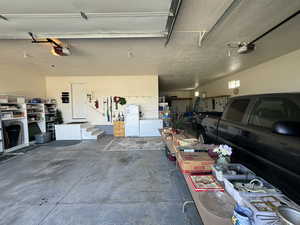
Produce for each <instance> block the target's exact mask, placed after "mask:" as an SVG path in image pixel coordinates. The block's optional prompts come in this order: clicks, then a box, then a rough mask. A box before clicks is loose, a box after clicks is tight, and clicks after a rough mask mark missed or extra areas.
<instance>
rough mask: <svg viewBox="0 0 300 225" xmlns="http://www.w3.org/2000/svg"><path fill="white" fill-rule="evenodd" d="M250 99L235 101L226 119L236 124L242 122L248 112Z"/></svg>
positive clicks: (230, 106)
mask: <svg viewBox="0 0 300 225" xmlns="http://www.w3.org/2000/svg"><path fill="white" fill-rule="evenodd" d="M249 102H250V100H249V99H237V100H234V101H233V102H232V103H231V104H230V105H229V108H228V110H227V112H226V116H225V119H226V120H230V121H234V122H241V121H242V119H243V116H244V114H245V112H246V109H247V107H248V105H249Z"/></svg>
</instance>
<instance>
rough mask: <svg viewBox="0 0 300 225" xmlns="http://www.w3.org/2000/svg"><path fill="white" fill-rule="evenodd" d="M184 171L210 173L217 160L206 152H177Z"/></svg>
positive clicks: (180, 165)
mask: <svg viewBox="0 0 300 225" xmlns="http://www.w3.org/2000/svg"><path fill="white" fill-rule="evenodd" d="M176 156H177V157H176V158H177V160H178V164H179V167H180V169H181V172H182V173H188V174H190V173H194V174H195V173H209V172H211V171H212V166H213V165H214V163H215V161H214V160H213V159H212V158H211V157H210V156H209V155H208V154H207V153H206V152H177V155H176Z"/></svg>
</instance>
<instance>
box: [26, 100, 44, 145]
mask: <svg viewBox="0 0 300 225" xmlns="http://www.w3.org/2000/svg"><path fill="white" fill-rule="evenodd" d="M26 105H27V120H28V127H30V126H31V125H32V123H36V124H37V125H38V127H39V129H40V130H41V132H42V133H45V132H46V118H45V106H44V104H43V103H27V104H26ZM34 142H35V141H34V140H33V141H32V142H31V143H34Z"/></svg>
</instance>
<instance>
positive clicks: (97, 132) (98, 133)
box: [92, 129, 104, 136]
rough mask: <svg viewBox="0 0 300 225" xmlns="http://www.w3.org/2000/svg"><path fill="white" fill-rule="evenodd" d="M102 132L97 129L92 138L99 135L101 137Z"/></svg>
mask: <svg viewBox="0 0 300 225" xmlns="http://www.w3.org/2000/svg"><path fill="white" fill-rule="evenodd" d="M103 134H104V131H103V130H99V129H97V130H96V131H94V132H92V135H93V136H99V135H103Z"/></svg>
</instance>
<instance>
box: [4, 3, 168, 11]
mask: <svg viewBox="0 0 300 225" xmlns="http://www.w3.org/2000/svg"><path fill="white" fill-rule="evenodd" d="M171 2H172V0H150V1H149V0H51V1H43V0H1V1H0V9H1V13H21V14H23V13H26V14H32V13H33V14H40V13H50V14H51V13H77V12H80V11H85V12H87V13H88V12H90V13H111V12H168V11H169V8H170V5H171Z"/></svg>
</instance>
